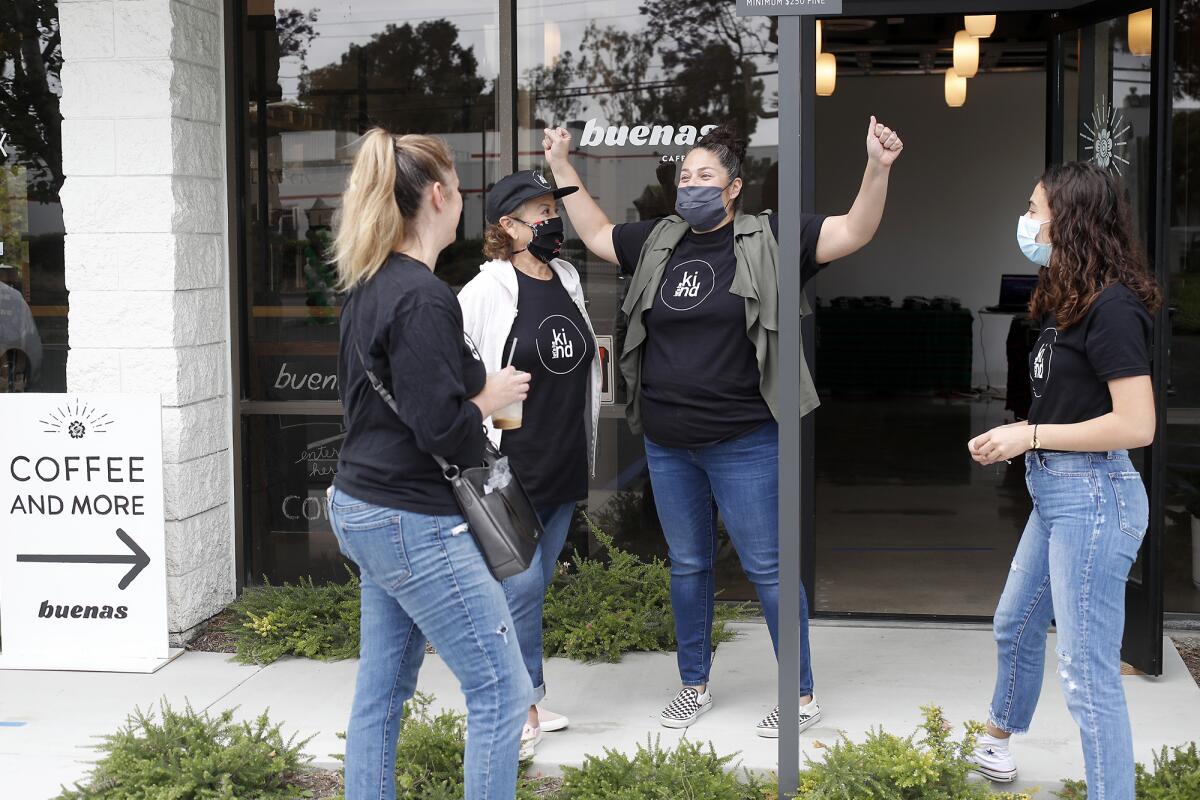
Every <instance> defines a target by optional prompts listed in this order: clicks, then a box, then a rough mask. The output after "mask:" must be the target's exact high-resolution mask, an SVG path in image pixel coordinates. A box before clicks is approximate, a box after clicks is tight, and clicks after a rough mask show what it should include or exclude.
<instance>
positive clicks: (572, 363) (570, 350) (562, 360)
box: [537, 314, 586, 375]
mask: <svg viewBox="0 0 1200 800" xmlns="http://www.w3.org/2000/svg"><path fill="white" fill-rule="evenodd" d="M584 342H585V340H584V338H583V331H581V330H579V326H577V325H576V324H575V323H574V322H572V321H571V320H570V319H568V318H567V317H564V316H563V315H562V314H551V315H550V316H548V317H546V318H545V319H544V320H542V322H541V324H540V325H538V333H537V351H538V358H540V359H541V360H542V366H543V367H545V368H546V371H547V372H552V373H554V374H555V375H566V374H568V373H570V372H572V371H574V369H575V368H576V367H578V366H579V365H580V364H581V363H582V362H583V354H584V351H585V350H586V347H585V346H584Z"/></svg>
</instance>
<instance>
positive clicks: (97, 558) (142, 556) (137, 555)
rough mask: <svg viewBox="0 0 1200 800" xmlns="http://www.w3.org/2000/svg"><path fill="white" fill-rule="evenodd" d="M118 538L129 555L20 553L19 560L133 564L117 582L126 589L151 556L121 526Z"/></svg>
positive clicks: (41, 562) (60, 562)
mask: <svg viewBox="0 0 1200 800" xmlns="http://www.w3.org/2000/svg"><path fill="white" fill-rule="evenodd" d="M117 538H119V539H120V540H121V541H122V542H124V543H125V546H126V547H128V548H129V551H130V554H129V555H127V556H110V555H91V556H72V555H24V556H22V555H18V556H17V561H21V562H25V563H32V564H132V565H133V567H132V568H131V569H130V570H129V572H126V573H125V577H124V578H121V581H120V583H118V584H117V588H118V589H125V588H126V587H128V586H129V584H131V583H133V579H134V578H136V577H137V576H138V574H139V573H140V572H141V571H142V570H144V569H145V568H146V565H147V564H149V563H150V556H148V555H146V551H145V550H143V549H142V548H141V547H139V546H138V543H137V542H135V541H134V540H133V537H131V536H130V535H129V534H128V533H126V532H125V531H123V530H121V529H120V528H117Z"/></svg>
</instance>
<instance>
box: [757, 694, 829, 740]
mask: <svg viewBox="0 0 1200 800" xmlns="http://www.w3.org/2000/svg"><path fill="white" fill-rule="evenodd" d="M820 721H821V707H820V706H819V705H817V700H816V698H813V699H812V700H811V701H810V702H809V703H808V705H804V706H800V732H801V733H803V732H804V731H806V730H808V729H809V728H811V727H812V726H813V725H816V724H817V723H818V722H820ZM754 730H755V732H756V733H757V734H758V735H759V736H762V737H765V738H767V739H778V738H779V706H775V708H774V709H772V710H771V713H770V714H767V715H766V716H765V717H763V719H762V722H760V723H758V725H757V726H756V727H755V729H754Z"/></svg>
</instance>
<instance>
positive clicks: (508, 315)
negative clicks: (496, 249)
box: [458, 258, 601, 477]
mask: <svg viewBox="0 0 1200 800" xmlns="http://www.w3.org/2000/svg"><path fill="white" fill-rule="evenodd" d="M549 266H550V269H552V270H554V273H555V274H556V275H558V279H559V280H560V281H562V285H563V288H565V289H566V290H567V294H569V295H570V296H571V299H572V300H573V301H575V307H576V308H578V309H579V313H580V314H582V315H583V321H584V322H586V323H587V326H588V332H589V333H590V334H591V336H592V352H593V353H595V355H594V356H593V357H592V375H591V380H590V381H589V384H590V388H591V391H590V392H589V393H588V398H587V402H586V403H585V404H584V408H583V415H584V424H585V425H586V427H587V435H588V463H589V464H590V465H591V467H590V471H591V474H592V477H595V476H596V429H597V427H598V425H599V421H600V381H601V377H600V348H599V347H598V346H597V345H596V332H595V330H593V328H592V320H591V318H590V317H589V316H588V313H587V308H586V307H585V306H584V298H583V285H582V284H581V283H580V281H579V273H578V272H576V271H575V267H573V266H571V264H570V263H569V262H567V261H564V260H562V259H561V258H556V259H554V260H552V261H551V262H550V264H549ZM458 302H459V304H460V305H461V306H462V311H463V327H464V328H465V329H466V332H467V335H468V336H470V337H471V341H473V342H474V343H475V346H476V347H477V348H478V349H479V356H480V358H482V359H483V364H484V366H485V367H487V371H488V373H489V374H490V373H493V372H499V371H500V369H501V368H502V367H503V360H504V346H505V344H506V343H507V342H508V334H509V332H510V331H511V330H512V325H513V320H514V319H516V317H517V273H516V267H514V266H513V265H512V262H511V261H489V262H487V263H486V264H483V265H482V266H480V267H479V274H478V275H476V276H475V277H474V278H473V279H471V281H470V283H468V284H467V285H466V286H464V287H463V288H462V290H461V291H460V292H459V293H458ZM483 425H484V427H485V428H487V432H488V438H490V439H491V440H492V444H494V445H496V446H497V447H499V446H500V439H501V436H502V435H503V433H504V432H503V431H501V430H500V429H499V428H497V427H495V426H494V425H492V420H491V417H488V418H487V419H485V420H484V421H483Z"/></svg>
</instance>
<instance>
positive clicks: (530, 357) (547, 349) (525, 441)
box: [500, 269, 596, 506]
mask: <svg viewBox="0 0 1200 800" xmlns="http://www.w3.org/2000/svg"><path fill="white" fill-rule="evenodd" d="M515 272H516V273H517V318H516V319H515V320H513V326H512V331H511V332H510V333H509V335H508V343H509V344H506V345H505V348H504V353H505V357H507V355H508V349H509V345H510V344H511V343H512V340H513V338H514V337H516V340H517V349H516V354H515V355H514V357H513V366H515V367H516V368H517V369H519V370H521V371H522V372H528V373H529V374H530V375H531V378H530V382H529V396H528V397H527V398H526V399H525V405H524V407H523V409H522V412H521V417H522V418H521V427H520V428H517V429H516V430H511V431H505V432H504V433H503V435H502V436H501V439H500V450H501V452H503V453H504V454H505V455H506V456H508V458H509V461H510V462H511V463H512V467H513V471H514V472H515V473H516V474H517V475H518V476H519V477H520V478H521V483H522V485H524V487H525V490H526V491H527V492H528V493H529V497H530V499H532V500H533V502H534V504H535V505H538V506H549V505H559V504H562V503H573V502H577V501H580V500H584V499H586V498H587V493H588V441H587V427H586V425H585V424H584V409H585V408H586V406H587V392H588V390H589V380H590V378H591V374H592V373H591V369H592V358H593V357H594V356H595V352H596V349H595V344H594V342H593V341H592V336H591V333H590V332H589V329H588V325H587V322H586V321H585V320H584V318H583V314H582V313H580V311H579V307H578V306H576V305H575V301H574V300H572V299H571V295H570V293H568V292H567V290H566V288H565V287H564V286H563V285H562V281H560V280H559V279H558V276H557V275H555V276H554V277H552V278H551V279H550V280H548V281H543V280H538V279H537V278H531V277H530V276H528V275H526V274H525V273H523V272H521V270H519V269H518V270H515Z"/></svg>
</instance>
